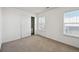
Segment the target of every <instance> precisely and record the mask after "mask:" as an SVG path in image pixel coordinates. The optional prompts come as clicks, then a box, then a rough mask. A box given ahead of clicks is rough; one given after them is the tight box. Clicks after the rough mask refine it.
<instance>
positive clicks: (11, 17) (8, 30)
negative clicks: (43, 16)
mask: <svg viewBox="0 0 79 59" xmlns="http://www.w3.org/2000/svg"><path fill="white" fill-rule="evenodd" d="M2 16H3V40H2V42H3V43H4V42H9V41H13V40H16V39H20V38H22V37H26V36H29V35H30V32H31V29H30V19H31V18H30V17H31V16H34V15H33V14H31V13H28V12H25V11H23V10H20V9H17V8H11V7H10V8H9V7H8V8H2ZM28 24H29V25H28Z"/></svg>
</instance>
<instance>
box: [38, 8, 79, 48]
mask: <svg viewBox="0 0 79 59" xmlns="http://www.w3.org/2000/svg"><path fill="white" fill-rule="evenodd" d="M75 9H79V8H67V7H65V8H64V7H62V8H56V9H52V10H50V11H48V12H44V13H41V14H39V15H38V17H39V16H45V17H46V25H45V29H44V30H45V31H44V32H43V31H39V30H38V29H37V32H38V34H40V35H42V36H45V37H48V38H51V39H54V40H57V41H60V42H63V43H66V44H69V45H72V46H75V47H78V48H79V38H75V37H70V36H65V35H64V34H63V21H64V12H65V11H70V10H75Z"/></svg>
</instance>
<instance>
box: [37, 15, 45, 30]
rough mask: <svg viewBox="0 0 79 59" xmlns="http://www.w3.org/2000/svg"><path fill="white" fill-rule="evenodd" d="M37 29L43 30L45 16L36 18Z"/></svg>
mask: <svg viewBox="0 0 79 59" xmlns="http://www.w3.org/2000/svg"><path fill="white" fill-rule="evenodd" d="M38 29H39V30H40V31H44V30H45V16H41V17H39V18H38Z"/></svg>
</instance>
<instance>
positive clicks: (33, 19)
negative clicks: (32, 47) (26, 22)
mask: <svg viewBox="0 0 79 59" xmlns="http://www.w3.org/2000/svg"><path fill="white" fill-rule="evenodd" d="M34 34H35V17H33V16H32V17H31V35H34Z"/></svg>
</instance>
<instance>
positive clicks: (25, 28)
mask: <svg viewBox="0 0 79 59" xmlns="http://www.w3.org/2000/svg"><path fill="white" fill-rule="evenodd" d="M20 29H21V37H22V38H24V37H27V36H30V35H31V17H30V16H22V19H21V27H20Z"/></svg>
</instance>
